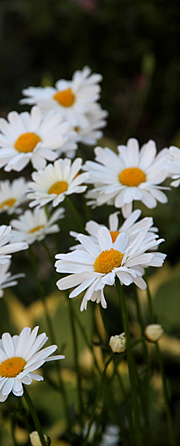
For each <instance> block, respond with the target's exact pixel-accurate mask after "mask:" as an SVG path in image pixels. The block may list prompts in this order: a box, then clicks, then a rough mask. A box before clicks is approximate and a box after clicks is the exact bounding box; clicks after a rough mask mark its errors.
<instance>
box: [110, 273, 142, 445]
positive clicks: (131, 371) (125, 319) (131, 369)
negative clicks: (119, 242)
mask: <svg viewBox="0 0 180 446" xmlns="http://www.w3.org/2000/svg"><path fill="white" fill-rule="evenodd" d="M116 289H117V293H118V295H119V298H120V304H121V312H122V318H123V324H124V332H125V337H126V350H127V361H128V368H129V379H130V384H131V392H132V405H133V411H134V421H135V436H136V439H135V441H136V445H137V446H142V436H141V426H140V417H139V406H138V401H137V393H136V379H135V377H136V369H135V364H134V358H133V354H132V350H131V339H130V331H129V319H128V313H127V308H126V302H125V298H124V293H123V289H122V286H121V285H120V282H119V279H118V278H117V277H116Z"/></svg>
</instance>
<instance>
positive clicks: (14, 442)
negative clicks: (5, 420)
mask: <svg viewBox="0 0 180 446" xmlns="http://www.w3.org/2000/svg"><path fill="white" fill-rule="evenodd" d="M10 417H11V435H12V440H13V445H14V446H18V443H17V441H16V437H15V424H16V423H15V419H14V415H13V414H12V413H11V414H10Z"/></svg>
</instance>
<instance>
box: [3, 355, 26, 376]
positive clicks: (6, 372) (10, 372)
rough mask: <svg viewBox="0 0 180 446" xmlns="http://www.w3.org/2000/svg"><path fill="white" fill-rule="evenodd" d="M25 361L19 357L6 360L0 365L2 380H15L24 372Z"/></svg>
mask: <svg viewBox="0 0 180 446" xmlns="http://www.w3.org/2000/svg"><path fill="white" fill-rule="evenodd" d="M25 365H26V361H25V360H24V359H23V358H21V357H20V356H14V358H9V359H6V360H5V361H3V362H1V364H0V376H2V377H3V378H4V377H5V378H15V377H16V376H17V375H19V373H21V372H22V371H23V370H24V367H25Z"/></svg>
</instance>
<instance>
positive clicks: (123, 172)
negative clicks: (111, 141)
mask: <svg viewBox="0 0 180 446" xmlns="http://www.w3.org/2000/svg"><path fill="white" fill-rule="evenodd" d="M118 152H119V153H118V154H116V153H114V152H113V151H112V150H110V149H109V148H105V149H103V148H101V147H96V149H95V154H96V161H97V162H93V161H87V162H86V164H85V170H87V171H88V172H89V173H90V176H89V179H88V183H91V184H94V185H95V188H94V189H93V190H92V191H89V192H88V193H87V197H88V198H90V199H91V201H90V202H89V203H88V204H92V205H94V206H101V205H103V204H105V203H108V204H114V205H115V207H116V208H121V210H122V213H123V216H124V217H127V216H128V215H129V214H130V213H131V212H132V203H133V201H134V200H140V201H142V203H143V204H144V205H145V206H147V207H148V208H150V209H152V208H154V207H155V206H156V205H157V201H159V202H160V203H167V197H166V195H165V194H164V193H163V192H162V190H160V189H167V188H165V187H163V186H160V184H161V183H162V182H163V181H164V180H165V179H166V178H167V176H168V168H167V164H168V160H169V151H168V149H163V150H161V151H160V152H159V153H158V155H157V154H156V153H157V150H156V145H155V142H154V141H152V140H150V141H149V142H148V143H146V144H144V145H143V147H142V148H141V150H139V144H138V141H137V140H136V139H133V138H132V139H129V141H128V143H127V146H118Z"/></svg>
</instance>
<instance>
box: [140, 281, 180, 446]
mask: <svg viewBox="0 0 180 446" xmlns="http://www.w3.org/2000/svg"><path fill="white" fill-rule="evenodd" d="M145 279H146V283H147V298H148V303H149V310H150V315H151V322H152V323H153V322H154V312H153V305H152V297H151V293H150V290H149V287H148V281H147V274H146V275H145ZM156 352H157V356H158V361H159V367H160V371H161V376H162V384H163V395H164V403H165V410H166V417H167V424H168V428H169V438H170V442H171V446H176V439H175V435H174V430H173V423H172V417H171V412H170V408H169V396H168V390H167V382H166V376H165V373H164V366H163V361H162V357H161V352H160V349H159V345H158V342H156Z"/></svg>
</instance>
